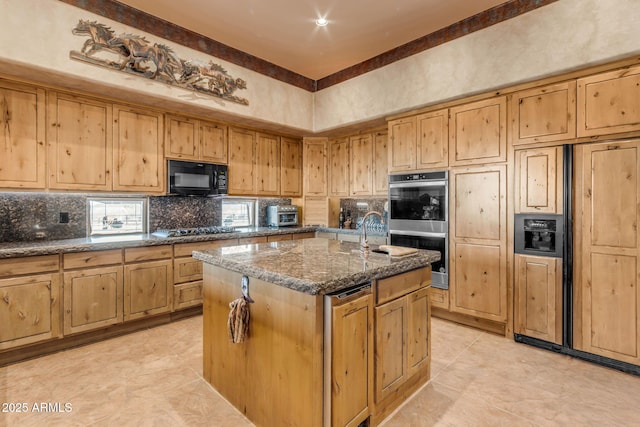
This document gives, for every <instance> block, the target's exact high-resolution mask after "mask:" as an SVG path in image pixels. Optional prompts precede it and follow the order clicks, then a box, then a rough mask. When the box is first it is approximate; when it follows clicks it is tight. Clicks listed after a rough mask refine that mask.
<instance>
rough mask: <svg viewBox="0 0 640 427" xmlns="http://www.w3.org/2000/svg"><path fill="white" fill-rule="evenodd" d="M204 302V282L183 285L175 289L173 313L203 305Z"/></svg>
mask: <svg viewBox="0 0 640 427" xmlns="http://www.w3.org/2000/svg"><path fill="white" fill-rule="evenodd" d="M202 302H203V295H202V280H198V281H195V282H189V283H181V284H179V285H175V286H174V287H173V311H175V310H182V309H183V308H188V307H194V306H196V305H201V304H202Z"/></svg>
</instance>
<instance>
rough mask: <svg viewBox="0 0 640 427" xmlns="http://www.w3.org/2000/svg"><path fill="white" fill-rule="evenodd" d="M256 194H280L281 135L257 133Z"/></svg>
mask: <svg viewBox="0 0 640 427" xmlns="http://www.w3.org/2000/svg"><path fill="white" fill-rule="evenodd" d="M256 144H257V146H256V168H255V173H256V194H259V195H263V196H277V195H278V194H280V137H279V136H275V135H269V134H266V133H258V134H256Z"/></svg>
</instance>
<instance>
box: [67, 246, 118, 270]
mask: <svg viewBox="0 0 640 427" xmlns="http://www.w3.org/2000/svg"><path fill="white" fill-rule="evenodd" d="M121 263H122V249H113V250H109V251H94V252H75V253H70V254H64V255H63V256H62V264H63V266H64V268H65V270H68V269H71V268H83V267H96V266H100V265H111V264H121Z"/></svg>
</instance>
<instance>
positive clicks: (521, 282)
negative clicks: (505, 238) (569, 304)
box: [514, 254, 562, 344]
mask: <svg viewBox="0 0 640 427" xmlns="http://www.w3.org/2000/svg"><path fill="white" fill-rule="evenodd" d="M514 317H515V322H514V332H516V333H518V334H522V335H526V336H529V337H533V338H538V339H541V340H544V341H549V342H553V343H556V344H562V259H561V258H550V257H539V256H531V255H518V254H516V255H515V307H514Z"/></svg>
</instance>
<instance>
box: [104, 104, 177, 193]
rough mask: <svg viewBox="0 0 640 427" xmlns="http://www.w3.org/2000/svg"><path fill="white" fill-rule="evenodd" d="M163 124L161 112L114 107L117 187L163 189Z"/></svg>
mask: <svg viewBox="0 0 640 427" xmlns="http://www.w3.org/2000/svg"><path fill="white" fill-rule="evenodd" d="M163 125H164V120H163V116H162V114H161V113H159V112H156V111H152V110H146V109H141V108H133V107H127V106H120V105H114V106H113V150H114V151H113V152H114V164H115V175H114V179H113V189H114V190H117V191H135V192H142V193H163V192H164V187H165V181H166V178H165V174H164V169H165V168H164V144H163Z"/></svg>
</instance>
